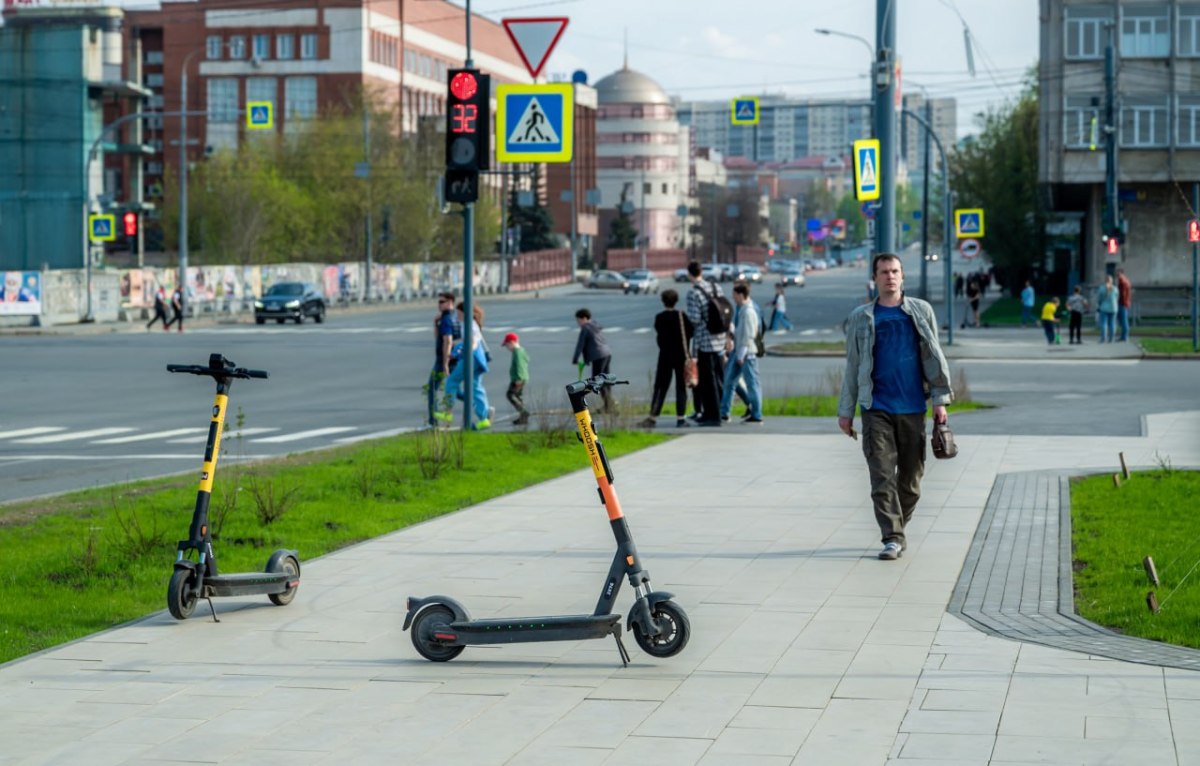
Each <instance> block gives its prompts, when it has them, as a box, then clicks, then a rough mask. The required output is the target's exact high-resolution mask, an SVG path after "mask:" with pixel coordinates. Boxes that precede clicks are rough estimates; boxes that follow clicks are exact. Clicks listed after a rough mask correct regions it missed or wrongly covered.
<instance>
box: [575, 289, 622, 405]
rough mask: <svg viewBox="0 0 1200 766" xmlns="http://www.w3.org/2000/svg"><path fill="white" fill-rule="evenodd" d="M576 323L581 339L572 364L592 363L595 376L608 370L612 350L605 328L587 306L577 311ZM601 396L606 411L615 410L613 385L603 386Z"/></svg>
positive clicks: (576, 346) (577, 342)
mask: <svg viewBox="0 0 1200 766" xmlns="http://www.w3.org/2000/svg"><path fill="white" fill-rule="evenodd" d="M575 323H576V324H578V325H579V339H578V340H576V341H575V353H574V354H572V355H571V364H578V363H579V362H583V363H585V364H590V365H591V366H592V375H593V376H595V375H600V374H602V373H606V372H608V371H609V368H610V366H611V365H612V351H611V350H610V349H609V347H608V341H606V340H605V339H604V328H603V327H601V326H600V324H599V323H598V322H594V321H592V312H590V311H588V310H587V309H586V308H582V309H579V310H578V311H576V312H575ZM600 396H601V397H603V399H604V411H605V412H615V411H616V404H615V403H614V402H613V400H612V386H610V385H606V386H603V387H602V388H601V389H600Z"/></svg>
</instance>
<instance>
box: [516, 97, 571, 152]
mask: <svg viewBox="0 0 1200 766" xmlns="http://www.w3.org/2000/svg"><path fill="white" fill-rule="evenodd" d="M561 142H562V139H560V138H559V137H558V132H557V131H555V130H554V126H553V125H551V124H550V120H548V119H546V110H545V109H544V108H543V107H542V105H541V104H540V103H538V100H537V96H534V97H533V98H531V99H529V103H528V104H526V105H525V111H523V112H521V117H520V119H518V120H517V125H516V127H515V128H513V132H512V133H510V134H509V136H508V143H509V145H510V146H511V145H514V144H526V145H536V144H552V145H556V144H559V143H561Z"/></svg>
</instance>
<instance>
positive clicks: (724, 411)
mask: <svg viewBox="0 0 1200 766" xmlns="http://www.w3.org/2000/svg"><path fill="white" fill-rule="evenodd" d="M733 302H734V304H736V306H737V308H736V310H735V312H734V318H733V325H734V330H733V338H731V339H730V340H728V341H726V344H725V348H726V350H727V351H728V352H729V361H728V362H727V363H726V365H725V390H724V393H723V395H722V396H721V418H722V419H724V418H727V417H729V408H730V407H732V406H733V392H734V389H735V388H736V387H737V380H738V378H739V377H740V378H741V379H742V382H743V383H744V384H745V386H746V406H747V407H748V408H749V412H747V413H746V417H744V418H742V422H743V423H746V424H750V425H758V424H760V423H762V422H763V416H762V383H761V382H760V381H759V378H758V356H757V352H758V348H757V346H758V344H757V342H756V341H757V339H758V328H759V325H760V324H761V322H762V319H761V318H760V317H759V316H758V309H756V308H755V307H754V303H752V302H751V300H750V288H749V287H748V286H747V285H746V284H744V283H742V282H739V283H737V284H736V285H734V286H733Z"/></svg>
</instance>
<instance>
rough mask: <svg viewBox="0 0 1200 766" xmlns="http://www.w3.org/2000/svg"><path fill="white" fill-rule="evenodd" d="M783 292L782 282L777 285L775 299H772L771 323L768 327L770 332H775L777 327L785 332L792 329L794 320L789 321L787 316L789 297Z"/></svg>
mask: <svg viewBox="0 0 1200 766" xmlns="http://www.w3.org/2000/svg"><path fill="white" fill-rule="evenodd" d="M783 291H784V284H783V283H782V282H780V283H779V284H777V285H775V297H774V298H772V299H771V322H770V325H769V326H768V327H767V329H768V330H774V329H775V328H776V326H779V327H782V328H783V329H785V330H790V329H792V320H790V319H788V315H787V297H786V296H785V295H784V294H783Z"/></svg>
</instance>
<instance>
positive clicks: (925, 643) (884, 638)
mask: <svg viewBox="0 0 1200 766" xmlns="http://www.w3.org/2000/svg"><path fill="white" fill-rule="evenodd" d="M936 635H937V632H936V631H933V630H897V629H896V628H894V627H892V626H891V625H886V624H882V620H881V622H880V623H876V626H875V627H874V628H872V629H871V632H870V633H868V634H867V637H866V638H865V639H864V643H865V644H868V645H872V644H873V645H883V646H916V647H921V648H923V649H926V650H928V649H929V647H930V646H931V645H932V644H933V639H934V637H935V636H936Z"/></svg>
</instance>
